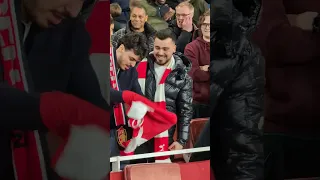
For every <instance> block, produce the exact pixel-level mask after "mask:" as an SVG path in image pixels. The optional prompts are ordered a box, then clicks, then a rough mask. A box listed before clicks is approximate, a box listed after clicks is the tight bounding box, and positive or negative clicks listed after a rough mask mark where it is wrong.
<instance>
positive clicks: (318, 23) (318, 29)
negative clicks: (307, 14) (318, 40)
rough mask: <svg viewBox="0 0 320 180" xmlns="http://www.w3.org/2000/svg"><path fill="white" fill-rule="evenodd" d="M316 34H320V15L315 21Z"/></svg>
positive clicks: (314, 30) (314, 29)
mask: <svg viewBox="0 0 320 180" xmlns="http://www.w3.org/2000/svg"><path fill="white" fill-rule="evenodd" d="M312 31H313V32H314V33H319V32H320V15H318V16H317V17H315V18H314V19H313V30H312Z"/></svg>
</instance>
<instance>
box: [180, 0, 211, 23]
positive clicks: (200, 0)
mask: <svg viewBox="0 0 320 180" xmlns="http://www.w3.org/2000/svg"><path fill="white" fill-rule="evenodd" d="M184 1H185V2H189V3H190V4H192V6H193V8H194V15H193V23H194V24H199V22H198V21H199V18H200V16H201V15H202V14H203V13H205V12H206V11H207V10H208V9H209V8H208V6H209V5H208V3H207V2H206V1H204V0H184Z"/></svg>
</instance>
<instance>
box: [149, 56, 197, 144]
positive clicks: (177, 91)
mask: <svg viewBox="0 0 320 180" xmlns="http://www.w3.org/2000/svg"><path fill="white" fill-rule="evenodd" d="M173 56H174V59H175V61H176V64H175V68H174V69H173V70H172V71H171V73H170V74H169V75H168V77H167V79H166V82H165V96H166V106H167V110H168V111H170V112H173V113H176V114H177V117H178V122H177V125H175V126H173V127H172V128H170V129H169V143H172V142H173V135H174V132H175V128H176V126H177V128H178V140H177V141H178V142H179V143H180V144H182V145H185V144H186V142H187V140H188V138H189V126H190V121H191V119H192V115H193V110H192V79H191V78H190V76H189V75H188V71H189V70H190V68H191V63H190V61H189V60H188V59H187V58H186V57H185V56H184V55H183V54H182V53H176V54H174V55H173ZM147 58H148V69H147V78H146V87H145V97H147V98H148V99H150V100H152V101H153V100H154V96H155V92H156V84H157V83H156V78H155V70H154V55H153V54H150V55H149V56H148V57H147Z"/></svg>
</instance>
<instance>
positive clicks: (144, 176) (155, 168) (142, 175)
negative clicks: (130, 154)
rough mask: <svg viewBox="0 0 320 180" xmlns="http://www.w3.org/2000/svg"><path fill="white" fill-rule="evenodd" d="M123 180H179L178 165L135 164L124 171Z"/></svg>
mask: <svg viewBox="0 0 320 180" xmlns="http://www.w3.org/2000/svg"><path fill="white" fill-rule="evenodd" d="M124 178H125V180H163V179H165V180H181V174H180V166H179V164H175V163H172V164H136V165H128V166H126V167H125V169H124Z"/></svg>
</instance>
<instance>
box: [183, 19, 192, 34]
mask: <svg viewBox="0 0 320 180" xmlns="http://www.w3.org/2000/svg"><path fill="white" fill-rule="evenodd" d="M182 30H185V31H187V32H191V31H192V30H193V22H192V17H191V16H190V15H189V16H186V17H185V19H184V20H183V23H182Z"/></svg>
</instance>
